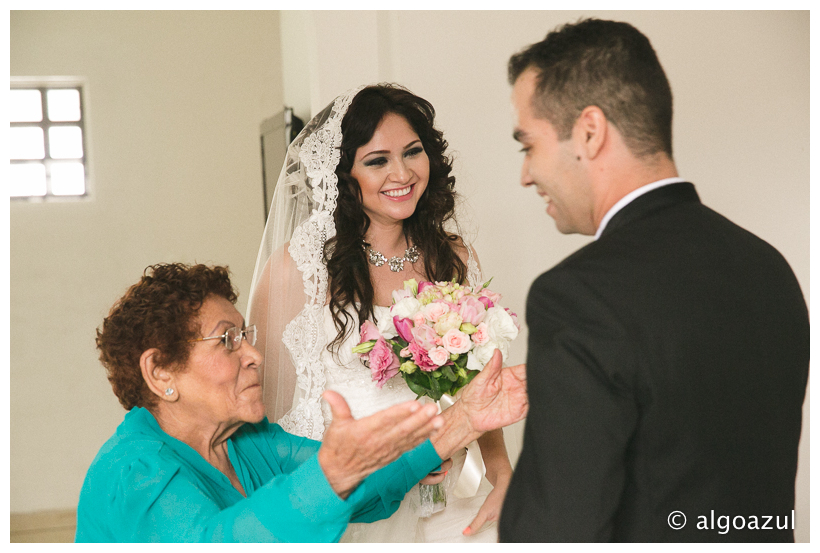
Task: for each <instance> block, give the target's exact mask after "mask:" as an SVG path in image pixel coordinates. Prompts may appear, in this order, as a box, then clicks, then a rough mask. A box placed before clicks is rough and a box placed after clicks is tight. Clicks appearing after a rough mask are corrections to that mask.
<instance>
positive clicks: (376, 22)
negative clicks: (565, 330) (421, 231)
mask: <svg viewBox="0 0 820 553" xmlns="http://www.w3.org/2000/svg"><path fill="white" fill-rule="evenodd" d="M582 16H596V17H600V18H608V19H618V20H624V21H628V22H630V23H632V24H633V25H635V26H636V27H638V28H639V29H640V30H641V31H642V32H644V33H645V34H646V35H647V36H648V37H649V38H650V40H651V41H652V44H653V45H654V47H655V49H656V51H657V53H658V56H659V58H660V60H661V63H662V64H663V66H664V69H665V70H666V72H667V75H668V77H669V80H670V83H671V85H672V92H673V95H674V99H675V123H674V149H675V150H674V151H675V159H676V162H677V166H678V169H679V172H680V174H681V176H682V177H684V178H687V179H689V180H691V181H693V182H694V183H695V184H696V186H697V188H698V191H699V193H700V195H701V198H702V199H703V201H704V203H706V204H707V205H709V206H710V207H712V208H714V209H716V210H717V211H719V212H721V213H723V214H724V215H726V216H727V217H729V218H730V219H732V220H734V221H735V222H737V223H738V224H740V225H741V226H743V227H745V228H747V229H749V230H751V231H752V232H754V233H756V234H758V235H759V236H761V237H762V238H764V239H765V240H767V241H769V242H770V243H771V244H773V245H774V246H775V247H777V248H778V249H779V250H780V251H781V252H782V253H783V254H784V255H785V257H786V258H787V259H788V261H789V263H791V265H792V267H793V269H794V271H795V273H796V274H797V278H798V279H799V281H800V284H801V286H802V288H803V291H804V294H805V295H806V298H807V299H808V297H809V150H808V147H809V119H808V114H809V15H808V12H671V11H664V12H634V11H630V12H601V11H597V12H591V11H590V12H581V11H573V12H569V11H566V12H523V11H516V12H489V11H480V12H478V11H477V12H367V11H365V12H356V13H355V14H351V13H350V12H283V13H282V22H283V25H285V23H288V24H289V25H291V26H292V28H299V29H300V32H299V34H298V36H296V34H295V33H292V34H290V35H289V34H286V33H283V51H284V52H289V53H290V56H291V59H288V60H286V62H285V92H284V94H285V100H286V102H287V103H289V104H294V105H298V104H296V103H295V101H293V100H290V99H289V96H290V95H295V96H297V97H304V94H305V91H306V90H309V91H310V95H311V103H310V106H311V109H312V112H313V113H315V112H316V111H318V109H321V107H323V106H324V105H325V104H327V103H328V102H329V101H331V100H332V99H333V98H334V97H335V96H336V95H338V94H340V93H341V92H343V91H345V90H347V89H349V88H352V87H354V86H356V85H358V84H361V83H367V82H377V81H382V80H395V81H398V82H400V83H401V84H404V85H405V86H408V87H409V88H410V89H411V90H413V91H414V92H416V93H417V94H419V95H421V96H423V97H424V98H426V99H428V100H430V101H431V102H432V103H433V105H434V106H435V107H436V110H437V113H438V117H437V120H438V123H439V127H440V128H441V129H442V130H443V131H444V133H445V136H446V137H447V140H448V141H449V142H450V146H451V150H452V151H453V152H454V153H455V154H456V177H457V190H459V191H460V192H461V194H462V195H463V196H464V199H465V202H464V204H465V205H464V210H463V213H462V222H464V223H467V224H466V225H465V226H467V227H468V229H469V230H471V231H473V235H474V237H475V239H474V243H475V245H476V248H477V250H478V254H479V257H480V259H481V262H482V265H483V269H484V273H485V275H486V276H494V277H495V280H494V281H493V285H494V287H497V288H498V290H499V291H500V292H501V293H502V294H504V295H505V301H506V302H507V303H508V305H510V306H511V308H512V309H513V310H515V311H517V312H518V313H520V314H523V313H524V303H525V299H526V293H527V290H528V288H529V285H530V283H531V282H532V281H533V280H534V279H535V277H537V276H538V275H539V274H540V273H542V272H543V271H545V270H546V269H549V268H550V267H552V266H553V265H555V264H556V263H557V262H559V261H560V260H561V259H563V258H564V257H565V256H566V255H568V254H569V253H571V252H573V251H574V250H576V249H577V248H578V247H580V246H582V245H583V244H586V243H587V242H588V241H589V240H590V238H588V237H582V236H563V235H561V234H560V233H558V232H557V231H556V230H555V225H554V223H553V221H552V219H550V218H549V217H548V216H547V215H546V214H545V213H544V205H543V202H542V201H541V200H540V198H538V197H537V196H536V195H535V193H534V192H533V191H532V190H525V189H523V188H522V187H521V186H519V184H518V182H519V173H520V163H521V159H522V154H519V153H518V146H517V144H516V143H515V142H514V141H513V140H512V136H511V135H512V111H511V107H510V103H509V94H510V87H509V85H508V84H507V80H506V63H507V60H508V59H509V56H510V55H511V54H512V53H514V52H516V51H518V50H520V49H521V48H523V47H524V46H526V45H528V44H530V43H533V42H537V41H539V40H541V39H542V38H543V37H544V35H545V34H546V33H547V31H549V30H550V29H552V28H554V27H555V26H557V25H559V24H562V23H565V22H570V21H576V20H577V19H579V18H580V17H582ZM351 37H352V38H351ZM300 44H301V46H300ZM305 44H308V45H309V47H305V46H304V45H305ZM305 105H306V104H305ZM300 115H303V116H309V115H310V114H309V113H301V114H300ZM517 344H518V345H517V346H515V345H514V346H513V352H512V355H511V357H512V359H511V361H512V362H513V363H515V362H523V361H524V359H525V355H526V333H523V335H522V336H521V337H520V338H519V339H518V340H517ZM808 407H809V402H808V398H807V400H806V402H805V405H804V413H805V417H804V421H805V422H804V428H803V439H802V440H801V444H800V466H799V472H798V479H797V486H796V488H797V526H798V528H797V538H798V540H800V541H807V540H808V536H809V533H808V521H809V491H808V486H809V466H808V461H809V447H808V446H809V432H808V427H809V421H808V413H809V408H808ZM521 429H522V425H521V424H519V425H517V427H515V428H513V429H512V430H510V431H508V432H506V437H507V442H508V447H509V449H510V452H511V454H512V456H513V457H516V458H517V455H518V452H519V451H520V445H521V444H520V439H521Z"/></svg>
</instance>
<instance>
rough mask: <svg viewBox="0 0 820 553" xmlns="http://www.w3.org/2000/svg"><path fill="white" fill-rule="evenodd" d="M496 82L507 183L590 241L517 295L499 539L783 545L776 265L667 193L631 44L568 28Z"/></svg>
mask: <svg viewBox="0 0 820 553" xmlns="http://www.w3.org/2000/svg"><path fill="white" fill-rule="evenodd" d="M509 76H510V82H511V84H513V94H512V98H513V104H514V107H515V110H516V117H517V124H516V128H515V135H514V136H515V139H516V140H518V141H519V142H520V143H521V144H522V145H523V148H524V151H525V152H526V156H525V159H524V166H523V169H522V184H523V185H524V186H533V187H534V188H535V190H536V191H537V193H538V194H539V195H540V196H542V197H543V198H544V200H545V201H546V202H547V214H548V215H550V216H551V217H552V218H553V219H555V223H556V225H557V227H558V230H559V231H561V232H562V233H565V234H569V233H581V234H585V235H594V236H595V241H594V242H592V243H590V244H589V245H587V246H586V247H584V248H582V249H581V250H579V251H577V252H576V253H575V254H573V255H571V256H570V257H568V258H567V259H565V260H564V261H563V262H561V263H560V264H558V265H557V266H556V267H554V268H553V269H551V270H549V271H547V272H546V273H544V274H542V275H541V276H540V277H538V279H536V281H535V282H534V283H533V285H532V288H531V289H530V292H529V296H528V299H527V324H528V326H529V346H528V358H527V377H528V394H529V403H530V411H529V415H528V418H527V423H526V429H525V434H524V446H523V450H522V452H521V457H520V459H519V461H518V466H517V467H516V469H515V474H514V476H513V479H512V483H511V484H510V488H509V491H508V494H507V499H506V502H505V504H504V510H503V513H502V517H501V524H500V538H501V540H502V541H542V542H543V541H722V540H728V541H793V540H794V533H793V526H792V524H793V523H792V520H793V519H792V509H793V508H794V482H795V473H796V469H797V445H798V440H799V438H800V425H801V415H802V404H803V398H804V395H805V391H806V381H807V378H808V364H809V322H808V314H807V310H806V304H805V301H804V299H803V295H802V293H801V291H800V287H799V285H798V283H797V280H796V279H795V277H794V274H793V273H792V271H791V269H790V268H789V265H788V264H787V263H786V261H785V260H784V259H783V257H782V256H781V255H780V254H779V253H778V252H777V251H776V250H775V249H774V248H772V247H771V246H770V245H768V244H767V243H765V242H764V241H762V240H761V239H759V238H757V237H755V236H754V235H752V234H750V233H749V232H747V231H745V230H743V229H742V228H740V227H738V226H737V225H735V224H733V223H732V222H731V221H729V220H727V219H726V218H724V217H722V216H721V215H719V214H717V213H715V212H714V211H712V210H711V209H709V208H707V207H705V206H704V205H702V204H701V203H700V200H699V199H698V194H697V193H696V191H695V187H694V186H693V185H692V184H690V183H688V182H686V181H685V180H684V179H681V178H679V177H678V173H677V170H676V168H675V163H674V161H673V158H672V143H671V142H672V140H671V137H672V94H671V91H670V88H669V84H668V82H667V80H666V76H665V74H664V72H663V69H662V68H661V66H660V63H659V62H658V59H657V57H656V55H655V52H654V50H653V49H652V46H651V45H650V43H649V41H648V40H647V38H646V37H645V36H643V35H642V34H641V33H640V32H639V31H638V30H636V29H635V28H634V27H632V26H630V25H628V24H626V23H618V22H613V21H600V20H584V21H581V22H579V23H577V24H570V25H565V26H563V27H562V28H559V29H558V30H556V31H554V32H551V33H549V34H548V35H547V37H546V38H545V39H544V40H543V41H542V42H539V43H537V44H534V45H532V46H530V47H529V48H527V49H526V50H524V51H523V52H521V53H519V54H516V55H515V56H513V57H512V58H511V60H510V63H509ZM766 517H768V519H767V518H766ZM730 521H731V522H730ZM729 523H730V526H729ZM724 526H728V529H727V531H725V532H724V531H723V527H724ZM778 526H780V529H778ZM741 528H742V529H741Z"/></svg>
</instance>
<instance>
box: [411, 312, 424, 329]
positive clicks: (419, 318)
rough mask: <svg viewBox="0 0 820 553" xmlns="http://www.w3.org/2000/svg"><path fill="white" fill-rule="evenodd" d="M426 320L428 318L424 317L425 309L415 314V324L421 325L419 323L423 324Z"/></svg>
mask: <svg viewBox="0 0 820 553" xmlns="http://www.w3.org/2000/svg"><path fill="white" fill-rule="evenodd" d="M426 322H427V319H425V318H424V312H423V311H416V313H415V314H414V315H413V325H414V326H419V325H423V324H424V323H426Z"/></svg>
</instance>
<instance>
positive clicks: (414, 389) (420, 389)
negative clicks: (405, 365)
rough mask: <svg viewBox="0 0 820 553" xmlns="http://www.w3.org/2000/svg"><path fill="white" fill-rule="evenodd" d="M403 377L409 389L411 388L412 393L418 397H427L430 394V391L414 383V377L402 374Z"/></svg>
mask: <svg viewBox="0 0 820 553" xmlns="http://www.w3.org/2000/svg"><path fill="white" fill-rule="evenodd" d="M415 374H417V373H415ZM402 376H403V377H404V381H405V382H407V387H408V388H410V391H412V392H413V393H414V394H416V395H417V396H418V397H422V396H426V395H427V394H428V393H429V390H428V389H427V388H424V387H423V386H420V385H418V384H416V383H415V382H414V381H413V378H412V377H413V375H410V374H402ZM416 399H418V398H416Z"/></svg>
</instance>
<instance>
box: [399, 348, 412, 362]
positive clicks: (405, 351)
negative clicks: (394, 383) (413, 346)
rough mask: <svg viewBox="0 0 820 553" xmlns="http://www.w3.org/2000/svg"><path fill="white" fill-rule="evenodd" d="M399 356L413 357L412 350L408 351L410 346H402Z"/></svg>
mask: <svg viewBox="0 0 820 553" xmlns="http://www.w3.org/2000/svg"><path fill="white" fill-rule="evenodd" d="M399 357H403V358H405V359H409V358H411V357H413V352H412V351H410V347H409V346H408V347H406V348H403V349H402V350H401V351H400V352H399Z"/></svg>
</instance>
